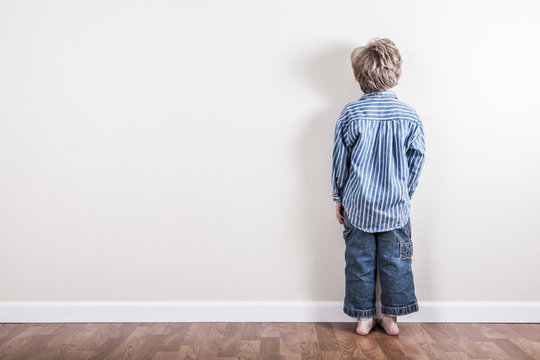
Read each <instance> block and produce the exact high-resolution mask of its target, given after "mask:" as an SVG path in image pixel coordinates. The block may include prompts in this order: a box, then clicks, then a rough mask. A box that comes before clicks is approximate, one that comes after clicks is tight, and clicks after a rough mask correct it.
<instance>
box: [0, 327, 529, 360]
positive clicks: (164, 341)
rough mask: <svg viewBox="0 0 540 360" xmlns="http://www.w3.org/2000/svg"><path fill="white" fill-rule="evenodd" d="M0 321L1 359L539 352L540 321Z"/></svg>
mask: <svg viewBox="0 0 540 360" xmlns="http://www.w3.org/2000/svg"><path fill="white" fill-rule="evenodd" d="M398 325H399V327H400V334H399V335H397V336H391V335H387V334H385V333H384V330H382V328H380V327H378V326H376V327H375V328H374V329H373V330H372V331H371V333H370V334H369V335H367V336H360V335H357V334H355V332H354V330H355V326H356V324H355V323H354V322H349V323H326V322H321V323H291V322H282V323H279V322H268V323H260V322H259V323H257V322H245V323H241V322H229V323H225V322H213V323H212V322H203V323H181V322H180V323H36V324H30V323H17V324H11V323H2V324H0V359H1V360H7V359H32V360H39V359H55V360H60V359H100V360H101V359H149V360H165V359H224V360H225V359H231V360H232V359H540V324H493V323H411V322H405V323H399V322H398Z"/></svg>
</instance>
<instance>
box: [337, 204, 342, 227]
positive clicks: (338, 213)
mask: <svg viewBox="0 0 540 360" xmlns="http://www.w3.org/2000/svg"><path fill="white" fill-rule="evenodd" d="M336 218H337V220H338V223H340V224H343V206H342V205H341V203H340V202H337V203H336Z"/></svg>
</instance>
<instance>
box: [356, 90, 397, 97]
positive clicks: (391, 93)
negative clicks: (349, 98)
mask: <svg viewBox="0 0 540 360" xmlns="http://www.w3.org/2000/svg"><path fill="white" fill-rule="evenodd" d="M381 97H384V98H386V97H389V98H395V99H397V95H396V93H395V91H393V90H390V89H388V90H384V91H380V92H370V93H365V94H364V95H362V97H361V98H360V99H359V100H362V99H367V98H381Z"/></svg>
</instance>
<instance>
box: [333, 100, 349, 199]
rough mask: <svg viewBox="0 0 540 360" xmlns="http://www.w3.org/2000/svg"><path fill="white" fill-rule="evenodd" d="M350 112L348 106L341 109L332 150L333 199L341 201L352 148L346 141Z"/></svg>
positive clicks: (347, 175)
mask: <svg viewBox="0 0 540 360" xmlns="http://www.w3.org/2000/svg"><path fill="white" fill-rule="evenodd" d="M347 127H348V113H347V110H346V108H344V109H343V110H342V111H341V114H340V116H339V119H338V121H337V122H336V126H335V130H334V148H333V151H332V200H333V201H334V202H341V200H342V195H343V188H344V187H345V184H346V183H347V178H348V177H349V164H350V152H351V149H350V147H349V145H348V144H347V143H346V138H345V134H346V130H347Z"/></svg>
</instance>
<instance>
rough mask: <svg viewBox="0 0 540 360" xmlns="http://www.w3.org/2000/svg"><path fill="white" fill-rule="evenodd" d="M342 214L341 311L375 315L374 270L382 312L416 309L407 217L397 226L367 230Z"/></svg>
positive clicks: (391, 313)
mask: <svg viewBox="0 0 540 360" xmlns="http://www.w3.org/2000/svg"><path fill="white" fill-rule="evenodd" d="M344 217H345V219H344V224H343V225H344V231H343V237H344V239H345V245H346V246H345V262H346V266H345V285H346V286H345V288H346V289H345V299H344V303H343V312H345V314H347V315H349V316H351V317H354V318H357V319H368V318H371V317H373V316H375V283H376V278H377V277H376V276H377V271H379V280H380V287H381V313H382V314H383V315H388V316H399V315H406V314H409V313H412V312H415V311H418V301H417V299H416V296H415V292H414V279H413V273H412V267H411V265H412V255H413V244H412V240H411V221H410V218H409V221H408V222H407V224H406V225H405V226H403V227H401V228H399V229H395V230H390V231H383V232H375V233H368V232H364V231H362V230H360V229H358V228H356V227H354V226H353V225H352V224H351V222H350V221H349V219H348V218H347V215H346V214H344ZM377 265H378V266H377Z"/></svg>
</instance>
